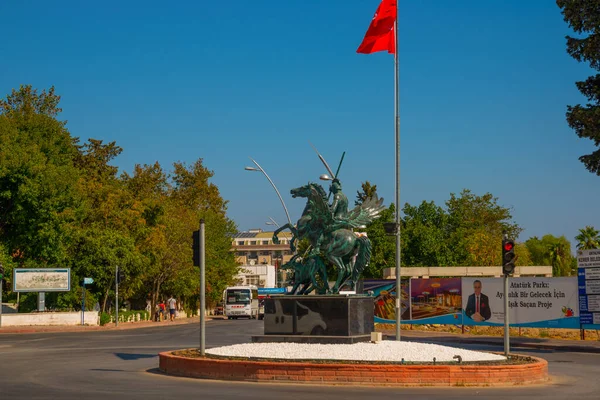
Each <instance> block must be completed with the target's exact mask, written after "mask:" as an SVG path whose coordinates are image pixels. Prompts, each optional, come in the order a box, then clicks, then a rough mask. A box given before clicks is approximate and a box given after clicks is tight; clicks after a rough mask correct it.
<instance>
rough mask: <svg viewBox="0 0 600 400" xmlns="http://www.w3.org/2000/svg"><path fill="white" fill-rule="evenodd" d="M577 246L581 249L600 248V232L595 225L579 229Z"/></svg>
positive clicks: (576, 238)
mask: <svg viewBox="0 0 600 400" xmlns="http://www.w3.org/2000/svg"><path fill="white" fill-rule="evenodd" d="M575 240H577V248H578V249H580V250H590V249H598V248H600V232H599V231H597V230H596V229H594V227H593V226H586V227H585V228H583V229H580V230H579V235H577V236H575Z"/></svg>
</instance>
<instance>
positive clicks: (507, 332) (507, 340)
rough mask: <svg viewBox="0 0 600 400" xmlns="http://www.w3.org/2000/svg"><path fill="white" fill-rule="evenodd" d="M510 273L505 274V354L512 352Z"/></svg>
mask: <svg viewBox="0 0 600 400" xmlns="http://www.w3.org/2000/svg"><path fill="white" fill-rule="evenodd" d="M508 310H509V307H508V275H507V274H504V356H506V357H508V353H510V330H509V318H508Z"/></svg>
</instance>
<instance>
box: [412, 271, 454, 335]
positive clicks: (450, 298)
mask: <svg viewBox="0 0 600 400" xmlns="http://www.w3.org/2000/svg"><path fill="white" fill-rule="evenodd" d="M410 300H411V306H410V310H411V320H413V321H414V323H418V324H460V323H461V319H462V296H461V278H426V279H411V280H410Z"/></svg>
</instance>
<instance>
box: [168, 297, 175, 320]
mask: <svg viewBox="0 0 600 400" xmlns="http://www.w3.org/2000/svg"><path fill="white" fill-rule="evenodd" d="M167 304H168V305H169V315H170V317H171V321H174V320H175V310H176V309H177V300H175V299H174V298H173V295H171V297H169V300H167Z"/></svg>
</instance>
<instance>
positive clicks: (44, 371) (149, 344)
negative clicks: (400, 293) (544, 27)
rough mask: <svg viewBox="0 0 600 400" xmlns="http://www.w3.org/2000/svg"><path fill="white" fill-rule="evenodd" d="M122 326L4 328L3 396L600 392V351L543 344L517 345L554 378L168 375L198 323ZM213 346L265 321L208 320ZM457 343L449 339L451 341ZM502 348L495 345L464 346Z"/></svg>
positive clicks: (238, 339)
mask: <svg viewBox="0 0 600 400" xmlns="http://www.w3.org/2000/svg"><path fill="white" fill-rule="evenodd" d="M162 324H163V326H160V327H158V326H157V327H152V328H144V329H131V330H122V331H96V332H74V333H36V334H2V335H0V400H8V399H11V400H12V399H54V400H60V399H65V400H68V399H78V400H81V399H85V400H88V399H107V400H117V399H144V400H148V399H173V400H176V399H188V398H189V399H191V398H194V399H198V398H201V399H257V400H258V399H285V398H315V396H319V397H322V398H324V399H327V400H329V399H332V400H337V399H340V400H342V399H343V400H352V399H364V398H368V397H373V396H375V397H376V398H377V399H388V398H389V399H396V400H397V399H398V398H399V396H410V397H405V398H410V399H411V400H413V399H436V398H439V399H442V398H443V399H461V400H464V398H465V396H478V397H479V398H482V399H484V398H485V399H503V398H510V399H513V400H516V399H528V400H530V399H532V398H535V399H537V398H544V399H545V400H552V399H567V398H575V399H577V400H583V399H594V400H597V399H598V398H600V382H599V381H598V376H600V354H587V353H573V352H562V351H536V350H534V349H533V350H532V349H519V348H511V350H512V351H513V352H516V353H522V354H531V355H535V356H540V357H542V358H545V359H546V360H548V361H549V370H550V374H551V375H552V382H551V383H550V384H547V385H538V386H529V387H516V388H381V387H347V386H336V387H331V386H317V385H314V386H312V385H311V386H309V385H290V384H264V383H263V384H260V383H244V382H219V381H208V380H200V379H190V378H178V377H170V376H164V375H162V374H161V373H159V372H158V371H157V367H158V356H157V353H158V352H161V351H166V350H174V349H182V348H192V347H198V343H199V327H198V325H196V324H193V325H191V324H188V325H172V326H164V325H167V323H162ZM206 328H207V338H206V345H207V347H216V346H223V345H229V344H234V343H242V342H247V341H249V340H250V335H253V334H260V333H262V321H254V320H237V321H236V320H233V321H229V320H213V321H208V322H207V324H206ZM446 344H449V343H446ZM463 347H468V348H471V349H479V350H489V351H502V349H501V348H498V347H495V346H481V345H477V346H464V345H463Z"/></svg>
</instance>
